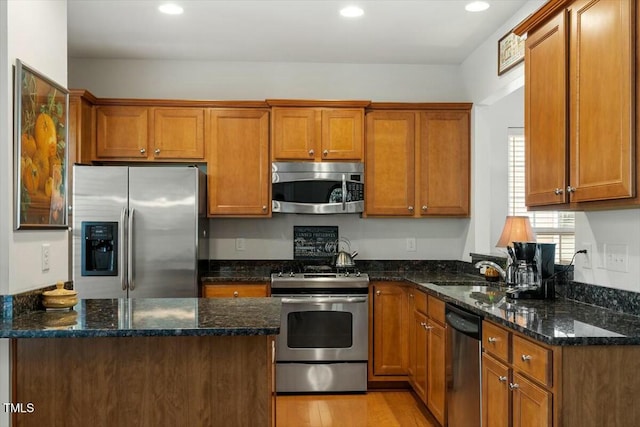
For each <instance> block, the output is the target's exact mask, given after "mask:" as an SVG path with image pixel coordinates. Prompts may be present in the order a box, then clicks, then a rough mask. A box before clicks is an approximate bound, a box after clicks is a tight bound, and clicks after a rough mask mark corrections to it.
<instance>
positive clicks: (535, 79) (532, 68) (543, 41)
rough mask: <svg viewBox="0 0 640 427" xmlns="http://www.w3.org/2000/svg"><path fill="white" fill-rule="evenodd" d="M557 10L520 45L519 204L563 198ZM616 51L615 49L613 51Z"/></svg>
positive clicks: (561, 26) (563, 76) (563, 85)
mask: <svg viewBox="0 0 640 427" xmlns="http://www.w3.org/2000/svg"><path fill="white" fill-rule="evenodd" d="M565 28H566V14H565V13H564V12H562V13H561V14H559V15H558V16H556V17H555V18H554V19H552V20H551V21H549V22H548V23H547V24H545V25H543V26H542V27H540V28H539V29H536V30H535V31H533V32H531V33H530V34H529V35H528V37H527V41H526V48H525V85H524V88H525V95H524V96H525V120H524V123H525V162H526V166H525V203H526V205H527V206H540V205H553V204H561V203H565V202H566V201H567V197H566V187H567V126H568V125H567V42H566V40H567V39H566V32H565ZM616 51H617V50H616Z"/></svg>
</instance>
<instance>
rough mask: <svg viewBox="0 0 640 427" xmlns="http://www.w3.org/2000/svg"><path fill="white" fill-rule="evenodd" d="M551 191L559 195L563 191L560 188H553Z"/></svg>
mask: <svg viewBox="0 0 640 427" xmlns="http://www.w3.org/2000/svg"><path fill="white" fill-rule="evenodd" d="M553 192H554V194H555V195H556V196H559V195H561V194H562V193H564V191H562V188H556V189H555V190H553Z"/></svg>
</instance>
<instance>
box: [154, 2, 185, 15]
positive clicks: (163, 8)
mask: <svg viewBox="0 0 640 427" xmlns="http://www.w3.org/2000/svg"><path fill="white" fill-rule="evenodd" d="M158 10H159V11H160V12H162V13H166V14H167V15H182V12H184V9H183V8H182V7H180V6H178V5H177V4H175V3H165V4H161V5H160V6H158Z"/></svg>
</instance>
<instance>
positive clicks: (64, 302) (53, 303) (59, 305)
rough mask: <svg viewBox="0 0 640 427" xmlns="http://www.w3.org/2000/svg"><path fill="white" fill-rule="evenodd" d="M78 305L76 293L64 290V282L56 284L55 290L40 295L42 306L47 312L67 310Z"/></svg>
mask: <svg viewBox="0 0 640 427" xmlns="http://www.w3.org/2000/svg"><path fill="white" fill-rule="evenodd" d="M77 303H78V292H76V291H72V290H70V289H65V288H64V282H61V281H60V282H58V283H56V289H54V290H52V291H44V292H43V293H42V305H43V306H44V307H45V308H46V309H47V310H60V309H63V310H68V309H70V308H71V307H73V306H74V305H76V304H77Z"/></svg>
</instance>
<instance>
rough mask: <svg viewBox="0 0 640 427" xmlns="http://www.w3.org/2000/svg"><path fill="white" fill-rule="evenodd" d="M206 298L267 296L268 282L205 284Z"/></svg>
mask: <svg viewBox="0 0 640 427" xmlns="http://www.w3.org/2000/svg"><path fill="white" fill-rule="evenodd" d="M202 296H203V297H204V298H234V297H266V296H268V288H267V285H266V284H237V285H204V286H203V289H202Z"/></svg>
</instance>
